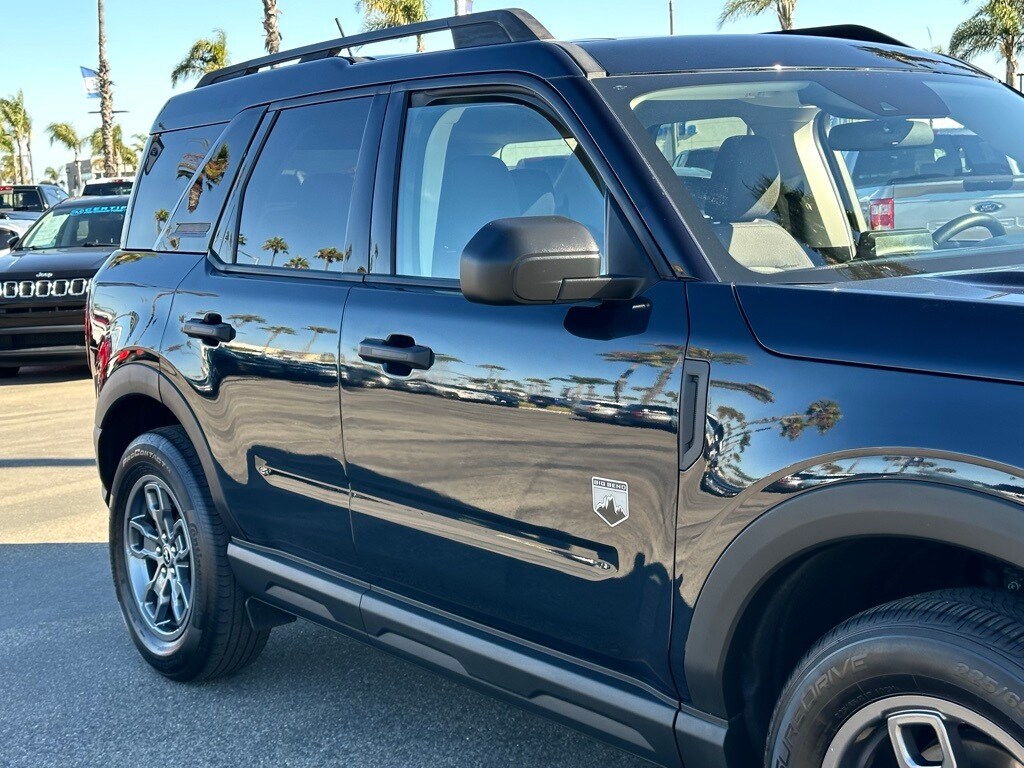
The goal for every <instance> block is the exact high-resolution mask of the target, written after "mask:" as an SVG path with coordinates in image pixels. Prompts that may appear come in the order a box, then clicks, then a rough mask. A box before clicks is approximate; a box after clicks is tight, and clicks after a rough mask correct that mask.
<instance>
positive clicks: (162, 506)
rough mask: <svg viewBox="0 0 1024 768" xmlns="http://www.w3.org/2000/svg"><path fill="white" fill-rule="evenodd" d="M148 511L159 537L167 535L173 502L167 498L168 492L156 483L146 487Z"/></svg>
mask: <svg viewBox="0 0 1024 768" xmlns="http://www.w3.org/2000/svg"><path fill="white" fill-rule="evenodd" d="M144 490H145V493H146V509H147V510H149V516H150V517H151V518H152V519H153V523H154V524H155V525H156V532H157V534H158V535H159V536H161V537H163V536H166V535H167V519H166V515H167V513H168V512H169V511H170V510H171V509H172V505H171V501H170V499H169V498H167V492H166V491H164V489H163V488H161V487H160V486H159V485H157V484H156V483H149V484H148V485H147V486H146V487H145V489H144Z"/></svg>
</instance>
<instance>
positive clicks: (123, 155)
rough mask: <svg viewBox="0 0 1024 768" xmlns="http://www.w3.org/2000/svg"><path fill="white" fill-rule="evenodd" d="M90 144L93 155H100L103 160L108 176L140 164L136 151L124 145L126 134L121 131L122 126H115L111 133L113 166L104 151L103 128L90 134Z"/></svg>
mask: <svg viewBox="0 0 1024 768" xmlns="http://www.w3.org/2000/svg"><path fill="white" fill-rule="evenodd" d="M89 144H90V146H91V148H92V153H93V155H100V156H101V157H102V158H103V173H105V174H107V175H108V176H109V175H113V174H116V173H117V172H118V171H119V170H125V169H129V168H136V167H137V166H138V164H139V158H138V156H137V155H136V154H135V151H134V150H133V149H132V148H131V147H129V146H128V145H127V144H125V143H124V134H123V133H122V131H121V126H120V125H115V126H114V127H113V129H112V130H111V132H110V144H111V147H112V148H113V152H114V161H113V163H112V164H111V163H108V162H107V156H106V154H105V153H104V150H103V144H104V139H103V129H102V128H97V129H96V130H95V131H93V132H92V133H91V134H89Z"/></svg>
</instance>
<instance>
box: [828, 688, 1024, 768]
mask: <svg viewBox="0 0 1024 768" xmlns="http://www.w3.org/2000/svg"><path fill="white" fill-rule="evenodd" d="M822 768H1024V746H1022V745H1021V744H1020V742H1018V741H1017V740H1016V739H1015V738H1013V737H1012V736H1010V734H1008V733H1007V732H1006V731H1005V730H1003V729H1002V728H1000V727H999V726H998V725H996V724H995V723H993V722H992V721H990V720H989V719H988V718H985V717H983V716H981V715H979V714H977V713H976V712H973V711H971V710H969V709H967V708H966V707H962V706H960V705H958V704H954V703H953V702H950V701H945V700H943V699H938V698H934V697H931V696H894V697H890V698H887V699H882V700H880V701H876V702H874V703H872V704H870V705H868V706H866V707H864V708H863V709H861V710H859V711H858V712H856V713H854V714H853V716H852V717H850V719H849V720H847V721H846V722H845V723H844V724H843V726H842V727H841V728H840V729H839V731H838V732H837V733H836V735H835V737H834V738H833V739H832V743H831V744H830V745H829V748H828V752H827V754H826V756H825V760H824V761H823V762H822Z"/></svg>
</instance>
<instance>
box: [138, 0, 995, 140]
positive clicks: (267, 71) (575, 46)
mask: <svg viewBox="0 0 1024 768" xmlns="http://www.w3.org/2000/svg"><path fill="white" fill-rule="evenodd" d="M476 16H479V17H481V19H482V21H481V22H479V23H480V24H483V23H485V22H488V21H489V20H491V19H497V20H498V21H499V22H502V23H506V22H508V21H509V20H510V19H511V18H512V17H513V16H514V17H516V18H520V17H528V19H529V21H530V22H532V23H533V24H535V25H537V26H538V27H539V24H538V23H537V22H536V20H535V19H533V18H532V17H529V14H525V13H524V12H522V11H495V12H488V13H485V14H476ZM485 17H486V18H485ZM462 18H463V19H468V18H469V17H462ZM446 22H455V19H449V20H438V21H436V22H431V24H433V25H434V26H438V27H440V26H443V25H444V24H445V23H446ZM415 26H422V25H415ZM415 26H414V27H409V28H408V30H409V31H410V33H411V32H412V31H414V29H415ZM540 30H541V34H540V35H538V36H536V37H532V38H529V37H528V36H526V37H520V38H519V39H520V40H521V41H519V42H505V43H500V42H499V43H494V42H487V43H481V44H471V45H469V46H468V47H460V48H455V49H453V50H443V51H432V52H426V53H417V54H408V55H402V56H388V57H384V58H380V59H373V58H368V57H363V56H362V55H361V53H360V55H358V56H352V55H349V56H344V55H341V54H342V53H344V52H345V51H346V48H345V47H344V43H345V42H346V41H347V40H349V38H342V39H339V40H334V41H326V42H325V43H323V44H322V45H320V46H307V47H306V48H303V49H296V51H292V52H289V51H285V52H282V53H281V54H276V55H275V56H274V57H264V58H262V59H256V60H253V61H251V62H243V63H241V64H237V65H233V66H231V67H228V68H226V69H224V70H219V71H217V72H213V73H210V74H208V75H206V76H205V77H204V78H203V79H202V80H201V81H200V83H199V85H197V86H196V88H195V89H193V90H191V91H187V92H185V93H181V94H178V95H176V96H174V97H172V98H171V99H170V100H169V101H168V102H167V103H166V104H165V105H164V108H163V109H162V110H161V112H160V114H159V115H158V116H157V119H156V121H155V122H154V124H153V132H155V133H156V132H162V131H166V130H175V129H179V128H186V127H195V126H202V125H212V124H218V123H225V122H228V121H229V120H231V118H233V117H234V116H235V115H236V114H237V113H238V112H239V111H241V110H243V109H245V108H247V107H251V106H257V105H261V104H268V103H270V102H273V101H279V100H283V99H289V98H296V97H300V96H307V95H312V94H317V93H326V92H330V91H337V90H340V89H347V88H354V87H360V86H382V85H386V84H388V83H393V82H401V81H405V80H413V79H421V78H430V77H442V76H447V75H456V76H457V75H469V74H480V73H495V72H504V73H508V72H521V73H528V74H532V75H535V76H537V77H539V78H542V79H553V78H558V77H582V76H615V75H627V74H642V73H664V72H699V71H714V70H748V69H772V68H779V67H781V68H787V69H789V68H792V69H820V68H844V69H899V70H910V71H920V72H944V73H958V74H966V73H970V74H977V73H978V70H976V69H975V68H973V67H971V66H970V65H969V64H965V63H963V62H960V61H957V60H956V59H952V58H950V57H948V56H944V55H942V54H936V53H929V52H926V51H920V50H917V49H914V48H909V47H906V46H903V45H900V44H899V42H898V41H896V40H893V39H892V38H889V37H887V36H886V35H883V34H881V33H879V32H875V31H874V30H870V29H867V28H863V27H856V26H851V25H846V26H835V27H821V28H815V29H809V30H793V31H790V32H789V33H783V34H780V33H772V34H759V35H694V36H686V35H683V36H674V37H649V38H623V39H612V40H584V41H580V42H577V43H570V42H560V41H557V40H551V39H549V37H550V36H549V35H548V33H547V31H546V30H543V27H540ZM424 31H436V30H433V29H431V30H424ZM401 36H402V35H401V34H390V37H388V38H386V39H392V38H394V37H401ZM365 37H367V35H357V36H355V37H354V38H351V40H352V43H353V45H357V44H359V43H361V42H364V41H363V40H362V38H365ZM348 52H349V53H350V54H351V49H349V50H348ZM285 62H293V63H288V65H287V66H280V65H279V64H280V63H285ZM271 65H273V66H271ZM986 77H987V76H986Z"/></svg>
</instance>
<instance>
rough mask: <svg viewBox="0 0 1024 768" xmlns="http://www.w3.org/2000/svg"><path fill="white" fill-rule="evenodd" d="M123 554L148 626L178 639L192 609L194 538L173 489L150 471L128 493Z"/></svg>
mask: <svg viewBox="0 0 1024 768" xmlns="http://www.w3.org/2000/svg"><path fill="white" fill-rule="evenodd" d="M124 557H125V566H126V569H127V573H128V581H129V584H130V586H131V591H132V595H133V597H134V598H135V605H136V607H137V608H138V609H139V613H140V614H141V616H142V619H143V621H145V623H146V626H147V627H148V628H149V629H150V630H151V631H152V632H153V633H154V634H156V635H157V636H158V637H159V638H160V639H161V640H164V641H171V640H174V639H176V638H177V637H178V636H180V635H181V633H182V632H183V631H184V629H185V626H186V625H187V623H188V617H189V615H190V613H191V611H192V581H193V559H192V542H191V539H190V538H189V533H188V525H187V524H186V522H185V519H184V517H183V516H182V514H181V507H180V505H179V504H178V502H177V500H176V499H175V497H174V494H173V493H172V492H171V490H170V488H168V487H167V485H166V483H164V482H163V480H161V479H160V478H158V477H155V476H153V475H147V476H145V477H143V478H141V479H140V480H139V481H138V482H137V483H136V484H135V485H134V486H133V487H132V491H131V494H130V495H129V497H128V505H127V513H126V514H125V518H124Z"/></svg>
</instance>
